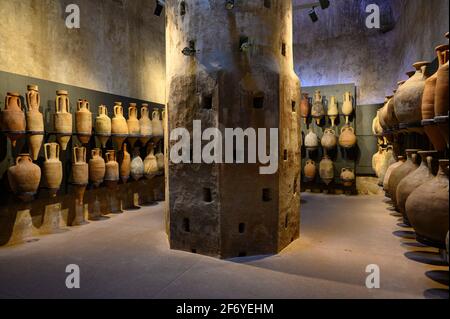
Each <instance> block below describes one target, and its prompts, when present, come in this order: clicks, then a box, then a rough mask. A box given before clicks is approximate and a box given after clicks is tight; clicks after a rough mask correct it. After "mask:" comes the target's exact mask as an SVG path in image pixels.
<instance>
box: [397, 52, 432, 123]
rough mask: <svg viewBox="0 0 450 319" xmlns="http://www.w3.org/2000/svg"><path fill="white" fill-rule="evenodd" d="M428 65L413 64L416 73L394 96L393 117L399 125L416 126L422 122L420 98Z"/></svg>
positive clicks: (422, 63) (426, 63) (424, 63)
mask: <svg viewBox="0 0 450 319" xmlns="http://www.w3.org/2000/svg"><path fill="white" fill-rule="evenodd" d="M428 64H429V63H428V62H424V61H422V62H417V63H415V64H414V68H415V69H416V73H415V74H414V75H413V76H412V77H411V78H410V79H408V80H407V81H406V82H405V83H404V84H403V85H401V86H400V87H399V88H398V89H397V93H395V95H394V109H395V116H396V117H397V119H398V121H399V123H400V124H409V125H418V124H419V123H421V121H422V96H423V90H424V88H425V81H426V79H427V77H426V75H425V71H426V66H427V65H428Z"/></svg>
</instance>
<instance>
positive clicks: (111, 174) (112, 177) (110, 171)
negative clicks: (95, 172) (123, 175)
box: [105, 150, 120, 186]
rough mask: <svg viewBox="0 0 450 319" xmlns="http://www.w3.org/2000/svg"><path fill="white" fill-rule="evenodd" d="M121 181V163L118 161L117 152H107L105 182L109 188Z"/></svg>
mask: <svg viewBox="0 0 450 319" xmlns="http://www.w3.org/2000/svg"><path fill="white" fill-rule="evenodd" d="M119 179H120V172H119V163H117V160H116V151H114V150H110V151H108V152H106V174H105V182H106V183H107V184H108V186H114V184H117V182H118V181H119Z"/></svg>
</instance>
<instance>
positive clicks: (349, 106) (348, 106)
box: [342, 92, 353, 124]
mask: <svg viewBox="0 0 450 319" xmlns="http://www.w3.org/2000/svg"><path fill="white" fill-rule="evenodd" d="M352 113H353V96H352V94H351V93H350V92H345V94H344V102H343V103H342V114H344V115H345V123H346V124H348V122H349V117H350V116H351V115H352Z"/></svg>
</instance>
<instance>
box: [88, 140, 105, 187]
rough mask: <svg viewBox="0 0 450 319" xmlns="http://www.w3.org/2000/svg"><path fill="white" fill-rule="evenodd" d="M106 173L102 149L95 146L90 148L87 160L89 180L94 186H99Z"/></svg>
mask: <svg viewBox="0 0 450 319" xmlns="http://www.w3.org/2000/svg"><path fill="white" fill-rule="evenodd" d="M105 174H106V164H105V160H104V159H103V157H102V150H101V149H99V148H95V149H93V150H92V158H91V159H90V160H89V180H90V181H91V182H92V184H94V186H95V187H99V186H100V185H101V184H102V183H103V180H104V179H105Z"/></svg>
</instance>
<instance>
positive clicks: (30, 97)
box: [26, 85, 44, 161]
mask: <svg viewBox="0 0 450 319" xmlns="http://www.w3.org/2000/svg"><path fill="white" fill-rule="evenodd" d="M27 88H28V92H27V96H26V98H27V105H28V112H27V114H26V119H27V131H28V133H29V138H28V145H29V146H30V152H31V157H32V158H33V160H35V161H36V160H37V159H38V157H39V152H40V150H41V147H42V142H43V141H44V116H43V115H42V113H41V112H40V111H39V108H40V106H41V95H40V93H39V87H38V86H37V85H28V87H27Z"/></svg>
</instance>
